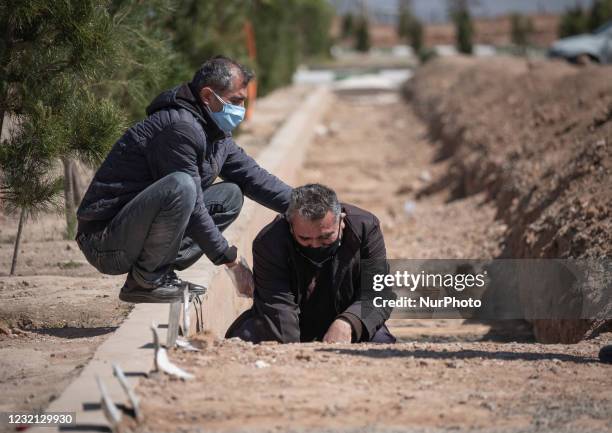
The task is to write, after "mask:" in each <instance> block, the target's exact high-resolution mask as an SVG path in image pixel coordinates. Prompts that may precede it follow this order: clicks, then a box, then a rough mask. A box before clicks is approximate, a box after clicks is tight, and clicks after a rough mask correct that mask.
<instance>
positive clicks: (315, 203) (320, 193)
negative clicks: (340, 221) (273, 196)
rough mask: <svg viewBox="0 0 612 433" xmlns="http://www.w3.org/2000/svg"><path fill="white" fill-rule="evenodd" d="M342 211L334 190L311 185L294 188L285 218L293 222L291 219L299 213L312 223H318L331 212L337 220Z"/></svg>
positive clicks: (318, 184)
mask: <svg viewBox="0 0 612 433" xmlns="http://www.w3.org/2000/svg"><path fill="white" fill-rule="evenodd" d="M341 210H342V207H341V206H340V202H339V201H338V196H337V195H336V193H335V192H334V190H333V189H331V188H328V187H326V186H325V185H321V184H320V183H309V184H307V185H303V186H298V187H297V188H293V191H291V199H290V201H289V207H288V208H287V212H286V213H285V217H286V218H287V219H288V220H291V217H292V216H293V215H294V214H295V213H297V214H299V215H300V216H301V217H303V218H306V219H308V220H310V221H317V220H320V219H322V218H323V217H325V215H327V212H329V211H331V212H332V213H333V214H334V215H335V216H336V218H337V217H338V216H339V215H340V212H341Z"/></svg>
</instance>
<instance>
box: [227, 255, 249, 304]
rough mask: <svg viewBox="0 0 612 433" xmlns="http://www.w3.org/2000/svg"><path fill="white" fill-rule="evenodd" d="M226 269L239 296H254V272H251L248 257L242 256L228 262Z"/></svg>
mask: <svg viewBox="0 0 612 433" xmlns="http://www.w3.org/2000/svg"><path fill="white" fill-rule="evenodd" d="M225 270H226V272H227V273H228V275H229V276H230V279H231V280H232V283H233V284H234V287H235V288H236V292H237V293H238V296H240V297H241V298H252V297H253V292H254V291H255V283H254V281H253V272H251V268H249V264H248V263H247V261H246V259H245V258H244V257H243V256H240V260H236V261H235V262H233V263H228V264H227V265H226V267H225Z"/></svg>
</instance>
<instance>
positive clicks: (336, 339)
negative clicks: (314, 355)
mask: <svg viewBox="0 0 612 433" xmlns="http://www.w3.org/2000/svg"><path fill="white" fill-rule="evenodd" d="M351 334H352V329H351V324H350V323H348V322H347V321H346V320H343V319H336V320H334V321H333V323H332V324H331V326H330V327H329V329H328V330H327V332H326V333H325V335H324V336H323V342H324V343H350V342H351Z"/></svg>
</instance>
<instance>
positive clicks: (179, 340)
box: [176, 337, 200, 352]
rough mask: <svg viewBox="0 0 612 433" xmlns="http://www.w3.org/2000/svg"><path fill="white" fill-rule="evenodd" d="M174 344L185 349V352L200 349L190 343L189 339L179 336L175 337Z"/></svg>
mask: <svg viewBox="0 0 612 433" xmlns="http://www.w3.org/2000/svg"><path fill="white" fill-rule="evenodd" d="M176 345H177V346H178V347H179V348H181V349H183V350H186V351H187V352H199V351H200V349H198V348H197V347H195V346H194V345H193V344H191V343H190V342H189V340H185V339H184V338H180V337H179V338H177V339H176Z"/></svg>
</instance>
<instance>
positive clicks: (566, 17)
mask: <svg viewBox="0 0 612 433" xmlns="http://www.w3.org/2000/svg"><path fill="white" fill-rule="evenodd" d="M610 20H612V0H595V1H594V2H593V4H592V6H591V8H590V9H589V8H583V7H582V6H581V5H580V4H579V3H577V4H576V6H574V7H573V8H570V9H568V10H567V11H566V12H565V13H564V14H563V15H562V16H561V21H560V23H559V37H562V38H563V37H566V36H573V35H579V34H581V33H589V32H592V31H594V30H596V29H597V28H598V27H600V26H601V25H602V24H605V23H606V22H608V21H610Z"/></svg>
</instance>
